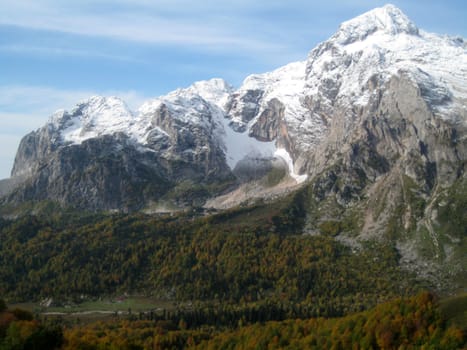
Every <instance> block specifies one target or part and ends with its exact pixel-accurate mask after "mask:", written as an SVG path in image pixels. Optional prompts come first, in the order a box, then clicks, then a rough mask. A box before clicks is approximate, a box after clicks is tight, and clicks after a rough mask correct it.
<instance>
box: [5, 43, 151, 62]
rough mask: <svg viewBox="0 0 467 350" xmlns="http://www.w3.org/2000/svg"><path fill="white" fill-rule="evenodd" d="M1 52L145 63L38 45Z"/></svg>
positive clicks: (16, 47) (6, 46)
mask: <svg viewBox="0 0 467 350" xmlns="http://www.w3.org/2000/svg"><path fill="white" fill-rule="evenodd" d="M0 52H8V53H22V54H34V55H41V56H50V55H55V56H73V57H85V58H101V59H107V60H113V61H123V62H131V63H145V62H144V61H142V60H140V59H137V58H135V57H131V56H122V55H115V54H106V53H100V52H96V51H91V50H78V49H69V48H61V47H50V46H36V45H31V46H28V45H18V44H14V45H0Z"/></svg>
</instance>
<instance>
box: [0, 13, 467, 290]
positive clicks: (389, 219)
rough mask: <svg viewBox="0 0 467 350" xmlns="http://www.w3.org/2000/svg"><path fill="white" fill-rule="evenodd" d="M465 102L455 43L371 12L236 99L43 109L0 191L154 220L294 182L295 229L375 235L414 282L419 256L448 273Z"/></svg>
mask: <svg viewBox="0 0 467 350" xmlns="http://www.w3.org/2000/svg"><path fill="white" fill-rule="evenodd" d="M466 106H467V42H466V41H465V40H464V39H462V38H452V37H447V36H440V35H436V34H431V33H427V32H424V31H423V30H421V29H419V28H418V27H417V26H416V25H415V24H414V23H413V22H412V21H411V20H410V19H409V18H407V16H406V15H405V14H403V13H402V12H401V11H400V10H399V9H398V8H396V7H394V6H393V5H386V6H384V7H382V8H377V9H374V10H372V11H369V12H367V13H365V14H363V15H361V16H358V17H356V18H354V19H352V20H350V21H347V22H344V23H342V24H341V26H340V27H339V29H338V31H337V32H336V33H335V34H334V35H332V36H331V37H330V38H329V39H328V40H327V41H325V42H323V43H321V44H319V45H318V46H317V47H316V48H314V49H313V50H312V51H311V52H310V53H309V55H308V57H307V59H306V60H304V61H300V62H294V63H290V64H288V65H286V66H284V67H280V68H278V69H276V70H275V71H272V72H268V73H264V74H255V75H251V76H249V77H247V78H246V79H245V80H244V82H243V84H242V85H241V86H240V87H239V88H238V89H235V88H233V87H232V86H230V85H229V84H228V83H226V82H225V81H223V80H221V79H212V80H209V81H202V82H197V83H194V84H193V85H192V86H190V87H188V88H184V89H178V90H176V91H173V92H171V93H169V94H168V95H166V96H161V97H158V98H155V99H152V100H149V101H147V102H145V103H144V104H143V105H142V106H141V107H140V108H139V109H138V110H137V111H131V110H130V109H129V108H128V107H127V106H126V105H125V103H124V102H123V101H122V100H120V99H119V98H116V97H97V96H95V97H91V98H90V99H88V100H86V101H82V102H80V103H79V104H77V106H76V107H75V108H74V109H72V110H71V111H69V112H68V111H58V112H56V113H55V114H54V115H53V116H52V117H51V118H50V119H49V121H48V122H47V124H46V125H45V126H44V127H42V128H40V129H38V130H36V131H33V132H32V133H30V134H28V135H26V136H25V137H24V138H23V140H22V141H21V144H20V146H19V149H18V152H17V155H16V159H15V163H14V167H13V170H12V176H11V178H10V179H6V180H3V181H2V182H0V194H2V195H3V197H2V201H3V203H8V204H13V205H14V204H19V203H22V202H26V201H40V200H45V199H49V200H53V201H56V202H59V203H61V204H62V205H66V206H74V207H77V208H85V209H91V210H117V211H134V210H141V209H145V210H151V211H158V210H173V209H184V208H190V207H193V206H202V205H204V206H205V207H214V208H226V207H230V206H234V205H237V204H241V203H242V202H245V203H248V202H249V201H250V202H251V201H254V200H255V198H260V199H267V200H270V199H272V198H276V197H277V196H278V195H281V194H282V193H288V192H290V191H293V190H296V189H297V188H302V189H303V188H306V191H307V200H306V203H305V204H306V210H307V213H308V214H307V222H306V225H305V227H304V232H306V233H309V234H315V233H323V232H328V233H331V234H333V235H336V237H337V239H340V240H342V241H344V242H346V243H348V244H350V245H352V246H354V247H358V246H359V244H360V243H359V242H360V241H361V240H362V239H373V238H374V239H381V238H382V237H386V238H389V239H391V240H392V241H393V242H395V244H396V246H397V249H398V251H399V252H400V254H401V260H402V261H403V262H405V263H406V264H408V265H414V266H418V267H419V271H420V273H425V272H424V271H427V272H426V273H429V271H431V268H430V266H432V265H430V264H431V262H432V261H437V264H436V266H440V264H438V263H439V262H441V265H442V264H443V263H444V262H449V264H448V265H446V266H449V268H450V269H452V271H454V272H453V273H455V271H461V270H462V268H463V266H465V257H464V258H463V259H464V260H462V258H459V256H462V254H460V253H459V252H462V249H463V248H462V247H464V248H465V247H466V246H467V243H466V240H465V236H466V232H465V227H467V223H466V222H465V218H464V215H465V214H464V213H465V205H466V197H467V182H466V176H465V167H466V159H467V108H466ZM459 247H460V248H459ZM461 248H462V249H461ZM416 251H417V253H414V252H416ZM459 254H460V255H459ZM430 259H431V260H430ZM440 283H441V282H440Z"/></svg>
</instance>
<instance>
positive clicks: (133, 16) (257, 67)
mask: <svg viewBox="0 0 467 350" xmlns="http://www.w3.org/2000/svg"><path fill="white" fill-rule="evenodd" d="M385 3H386V1H365V0H356V1H351V2H344V1H337V0H327V1H305V0H288V1H277V0H268V1H262V0H261V1H251V0H249V1H246V0H232V1H228V2H222V1H214V0H198V1H188V0H153V1H151V0H95V1H91V0H0V178H5V177H8V176H9V173H10V170H11V167H12V164H13V159H14V155H15V152H16V148H17V146H18V144H19V141H20V139H21V137H22V136H24V135H25V134H26V133H28V132H29V131H31V130H34V129H36V128H38V127H40V126H42V125H43V124H44V123H45V122H46V121H47V119H48V117H49V116H50V115H51V114H52V113H53V112H54V111H55V110H57V109H59V108H65V109H69V108H71V107H73V105H74V104H75V103H76V102H78V101H79V100H82V99H84V98H87V97H89V96H91V95H95V94H100V95H117V96H120V97H122V98H123V99H124V100H125V101H126V102H127V103H128V104H129V105H130V107H133V108H136V107H137V106H138V105H139V104H140V103H141V102H142V101H143V100H145V99H147V98H150V97H154V96H159V95H163V94H166V93H167V92H169V91H171V90H174V89H175V88H177V87H184V86H188V85H190V84H191V83H192V82H194V81H197V80H204V79H209V78H213V77H221V78H224V79H225V80H227V81H228V82H230V83H231V84H232V85H234V86H239V85H240V84H241V82H242V80H243V79H244V78H245V77H246V76H247V75H248V74H251V73H261V72H266V71H269V70H272V69H274V68H277V67H279V66H281V65H284V64H286V63H288V62H291V61H296V60H303V59H305V58H306V55H307V53H308V52H309V51H310V50H311V49H312V48H313V47H314V46H316V44H318V43H319V42H321V41H323V40H326V39H327V38H328V37H330V36H331V35H332V34H333V33H334V32H335V31H336V30H337V28H338V26H339V24H340V23H341V22H343V21H345V20H348V19H351V18H353V17H355V16H357V15H359V14H361V13H363V12H366V11H368V10H370V9H372V8H375V7H379V6H383V5H384V4H385ZM391 3H393V4H394V5H396V6H398V7H399V8H400V9H401V10H402V11H403V12H405V13H406V14H407V15H408V16H409V18H411V19H412V20H413V21H414V22H415V23H416V24H417V25H418V27H419V28H421V29H424V30H426V31H429V32H437V33H441V34H448V35H460V36H462V37H464V38H466V37H467V24H466V23H467V21H466V18H467V4H466V2H465V0H462V1H461V0H457V1H456V0H445V1H439V0H436V1H433V0H426V1H421V0H419V1H413V0H405V1H392V2H391Z"/></svg>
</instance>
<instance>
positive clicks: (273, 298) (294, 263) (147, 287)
mask: <svg viewBox="0 0 467 350" xmlns="http://www.w3.org/2000/svg"><path fill="white" fill-rule="evenodd" d="M303 224H304V211H303V196H302V194H301V193H300V192H298V193H296V194H294V195H291V196H289V197H286V198H285V199H282V200H280V201H277V202H274V203H272V204H271V203H268V204H264V203H259V204H257V205H254V206H251V207H239V208H236V209H231V210H227V211H224V212H221V213H213V214H212V215H204V214H203V213H201V212H199V211H196V210H194V211H192V212H189V213H180V214H172V215H145V214H141V213H138V214H112V215H110V214H95V213H94V214H83V213H77V212H74V211H72V210H69V211H67V210H56V208H55V207H54V206H53V205H44V207H43V209H42V210H41V211H38V212H37V213H36V215H23V216H18V217H15V218H10V219H6V218H3V219H0V281H1V282H2V283H1V284H0V299H3V300H4V301H5V302H2V303H1V305H2V311H1V317H0V344H1V345H0V349H2V350H3V349H42V348H63V349H172V348H173V349H183V348H192V347H197V348H199V349H206V348H212V349H237V348H238V349H269V348H270V349H279V348H288V349H306V348H310V349H312V348H315V349H350V348H354V349H393V348H400V349H411V348H420V347H422V346H424V347H425V348H427V349H459V348H461V347H462V346H463V344H465V341H466V332H465V315H463V314H462V312H461V313H459V311H458V310H454V312H453V313H452V312H451V313H450V314H449V313H442V312H441V311H440V310H441V308H440V304H439V302H438V299H437V297H435V296H434V295H433V294H430V293H427V292H424V290H429V289H430V288H431V286H430V285H429V284H426V283H425V282H423V281H420V280H417V279H416V278H415V276H414V275H413V274H411V273H409V272H407V271H406V270H403V269H401V268H400V266H399V263H398V261H399V256H398V253H397V250H396V249H395V248H394V247H392V246H391V245H388V244H384V242H380V243H377V242H367V243H365V244H364V245H363V246H362V247H360V248H359V249H357V248H353V249H352V248H350V247H348V246H345V245H342V244H341V243H339V242H338V241H337V240H335V238H334V234H333V233H332V232H330V233H327V232H326V230H325V231H323V233H322V234H321V235H315V236H311V235H303V234H302V233H301V232H302V228H303ZM119 295H128V296H131V295H144V296H147V297H150V298H154V299H157V300H162V301H164V302H166V304H167V305H169V306H168V307H167V308H157V309H156V308H152V309H148V310H139V311H134V312H131V310H128V312H125V313H123V314H122V313H117V312H115V314H113V315H111V316H106V317H105V318H104V317H102V318H96V319H92V318H88V319H86V320H80V318H79V317H75V316H70V317H62V316H59V317H53V316H45V314H44V313H43V312H44V311H46V310H47V309H46V308H44V307H41V308H37V307H36V308H34V309H30V310H29V311H24V310H21V309H17V308H14V309H7V308H6V305H5V303H6V304H13V303H20V302H29V303H34V304H35V305H39V302H41V301H43V300H45V299H53V300H54V302H55V303H57V304H60V305H79V304H80V303H82V302H83V301H99V300H103V299H106V298H115V297H117V296H119ZM463 300H465V298H464V299H463ZM464 304H465V301H464ZM453 317H458V320H457V321H456V322H452V319H453ZM35 344H42V345H41V346H39V347H37V346H36V345H35ZM43 344H49V345H47V347H44V346H45V345H43Z"/></svg>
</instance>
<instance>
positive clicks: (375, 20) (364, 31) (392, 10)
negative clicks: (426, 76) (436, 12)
mask: <svg viewBox="0 0 467 350" xmlns="http://www.w3.org/2000/svg"><path fill="white" fill-rule="evenodd" d="M377 31H382V32H384V33H386V34H390V35H397V34H400V33H405V34H410V35H418V33H419V31H418V28H417V26H416V25H415V24H414V23H413V22H412V21H411V20H410V19H409V18H408V17H407V16H406V15H405V14H404V13H403V12H402V11H401V10H400V9H398V8H397V7H395V6H394V5H390V4H389V5H386V6H383V7H380V8H376V9H374V10H371V11H369V12H366V13H364V14H362V15H360V16H358V17H355V18H353V19H351V20H349V21H346V22H343V23H342V24H341V26H340V27H339V30H338V32H337V33H336V34H335V35H334V36H333V38H332V39H334V40H335V41H336V42H338V43H339V44H350V43H353V42H355V41H357V40H364V39H365V38H366V37H367V36H368V35H371V34H373V33H375V32H377Z"/></svg>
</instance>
